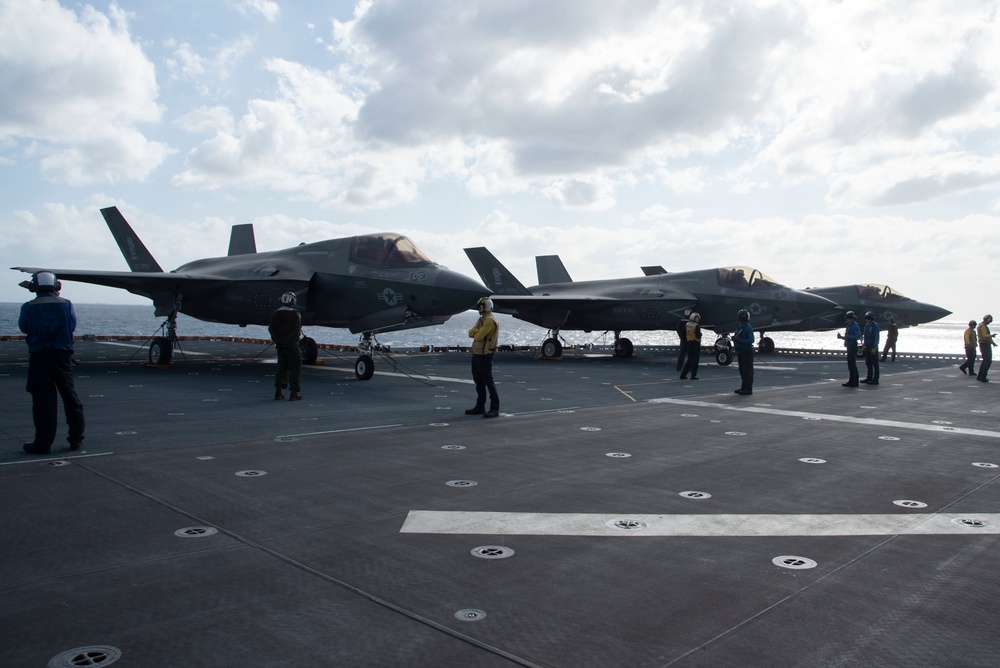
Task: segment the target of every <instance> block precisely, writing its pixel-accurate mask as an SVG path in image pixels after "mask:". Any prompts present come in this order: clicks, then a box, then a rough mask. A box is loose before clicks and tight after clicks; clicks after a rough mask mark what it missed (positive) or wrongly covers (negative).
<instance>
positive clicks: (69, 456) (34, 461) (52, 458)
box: [0, 452, 115, 466]
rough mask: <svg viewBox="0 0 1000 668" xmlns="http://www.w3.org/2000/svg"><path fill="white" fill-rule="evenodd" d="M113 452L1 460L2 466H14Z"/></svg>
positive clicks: (101, 455) (104, 453) (104, 455)
mask: <svg viewBox="0 0 1000 668" xmlns="http://www.w3.org/2000/svg"><path fill="white" fill-rule="evenodd" d="M113 454H115V453H113V452H95V453H92V454H82V455H65V456H63V457H59V456H52V457H43V458H41V459H39V458H37V457H36V458H35V459H22V460H20V461H16V462H0V466H13V465H14V464H38V463H39V462H59V461H62V460H64V459H85V458H87V457H106V456H107V455H113Z"/></svg>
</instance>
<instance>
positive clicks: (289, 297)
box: [281, 292, 295, 306]
mask: <svg viewBox="0 0 1000 668" xmlns="http://www.w3.org/2000/svg"><path fill="white" fill-rule="evenodd" d="M281 303H282V304H284V305H285V306H295V293H294V292H286V293H284V294H283V295H281Z"/></svg>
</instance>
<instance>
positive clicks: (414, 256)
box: [351, 233, 434, 267]
mask: <svg viewBox="0 0 1000 668" xmlns="http://www.w3.org/2000/svg"><path fill="white" fill-rule="evenodd" d="M351 261H353V262H363V263H365V264H376V265H383V266H391V267H398V266H402V265H407V266H411V265H418V266H423V265H426V264H432V263H433V262H434V261H433V260H431V259H430V257H428V256H427V254H426V253H424V252H423V251H422V250H420V248H419V247H418V246H417V245H416V244H415V243H413V241H411V240H410V239H409V237H404V236H403V235H401V234H391V233H382V234H367V235H364V236H360V237H354V243H353V244H352V245H351Z"/></svg>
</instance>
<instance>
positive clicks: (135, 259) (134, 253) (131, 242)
mask: <svg viewBox="0 0 1000 668" xmlns="http://www.w3.org/2000/svg"><path fill="white" fill-rule="evenodd" d="M101 215H102V216H104V222H106V223H107V224H108V228H109V229H110V230H111V234H113V235H114V237H115V241H116V242H118V248H119V249H121V252H122V255H124V256H125V261H126V262H128V268H129V269H131V270H132V271H152V272H159V273H163V269H161V268H160V265H159V264H158V263H157V261H156V260H154V259H153V255H152V253H150V252H149V251H148V250H146V246H145V245H143V243H142V241H141V240H140V239H139V236H138V235H137V234H136V233H135V231H134V230H133V229H132V226H131V225H129V224H128V221H126V220H125V216H123V215H122V214H121V211H119V210H118V207H116V206H110V207H108V208H106V209H101Z"/></svg>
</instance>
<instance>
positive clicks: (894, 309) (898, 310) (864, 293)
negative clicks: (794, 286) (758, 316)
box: [788, 283, 951, 332]
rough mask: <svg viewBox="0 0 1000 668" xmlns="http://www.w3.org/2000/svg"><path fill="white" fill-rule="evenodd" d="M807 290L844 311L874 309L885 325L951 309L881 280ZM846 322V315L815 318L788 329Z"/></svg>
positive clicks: (924, 319)
mask: <svg viewBox="0 0 1000 668" xmlns="http://www.w3.org/2000/svg"><path fill="white" fill-rule="evenodd" d="M805 291H806V292H808V293H810V294H814V295H820V296H821V297H826V298H827V299H829V300H830V301H833V302H836V303H837V304H839V305H840V306H841V307H842V308H843V309H844V310H845V311H854V312H855V313H858V314H861V313H866V312H868V311H871V312H872V313H874V314H875V321H876V322H879V323H881V324H882V326H883V327H884V326H885V323H887V322H889V318H893V319H895V320H896V326H897V327H899V328H900V329H902V328H904V327H915V326H917V325H922V324H924V323H928V322H933V321H935V320H940V319H941V318H944V317H946V316H949V315H951V311H949V310H948V309H944V308H941V307H940V306H935V305H934V304H928V303H926V302H920V301H917V300H916V299H911V298H910V297H907V296H905V295H903V294H902V293H900V292H897V291H895V290H893V289H892V288H890V287H889V286H888V285H883V284H881V283H861V284H857V285H839V286H835V287H830V288H806V289H805ZM843 326H844V323H843V319H840V320H837V319H832V318H815V319H813V320H807V321H806V322H803V323H800V324H799V325H796V326H794V327H790V328H788V329H789V331H817V332H823V331H828V330H831V329H839V328H841V327H843ZM800 328H801V329H800Z"/></svg>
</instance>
